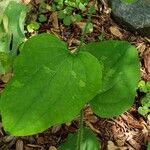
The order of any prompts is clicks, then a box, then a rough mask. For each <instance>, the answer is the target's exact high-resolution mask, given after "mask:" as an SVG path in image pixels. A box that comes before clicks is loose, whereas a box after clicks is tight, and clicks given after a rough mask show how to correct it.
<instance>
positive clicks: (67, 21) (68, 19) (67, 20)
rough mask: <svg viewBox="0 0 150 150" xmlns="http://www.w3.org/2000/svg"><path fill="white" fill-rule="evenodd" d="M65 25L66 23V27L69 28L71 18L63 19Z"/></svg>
mask: <svg viewBox="0 0 150 150" xmlns="http://www.w3.org/2000/svg"><path fill="white" fill-rule="evenodd" d="M63 23H64V25H66V26H69V25H70V24H71V16H66V17H65V18H64V19H63Z"/></svg>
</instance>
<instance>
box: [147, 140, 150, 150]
mask: <svg viewBox="0 0 150 150" xmlns="http://www.w3.org/2000/svg"><path fill="white" fill-rule="evenodd" d="M147 150H150V142H148V144H147Z"/></svg>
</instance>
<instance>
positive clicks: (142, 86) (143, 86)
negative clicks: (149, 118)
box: [138, 80, 147, 93]
mask: <svg viewBox="0 0 150 150" xmlns="http://www.w3.org/2000/svg"><path fill="white" fill-rule="evenodd" d="M138 88H139V90H140V92H144V93H147V86H146V83H145V81H143V80H141V81H140V82H139V84H138Z"/></svg>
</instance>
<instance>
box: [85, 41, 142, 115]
mask: <svg viewBox="0 0 150 150" xmlns="http://www.w3.org/2000/svg"><path fill="white" fill-rule="evenodd" d="M85 50H86V51H88V52H90V53H91V54H92V55H94V56H95V57H96V58H97V59H98V60H99V61H100V63H102V64H103V65H104V68H103V76H102V77H103V78H102V81H103V82H102V90H101V91H100V92H99V94H98V95H97V96H96V97H95V98H94V99H93V100H92V101H91V106H92V109H93V111H94V112H95V113H96V114H97V115H99V116H101V117H113V116H117V115H120V114H121V113H123V112H124V111H127V109H129V107H130V106H131V105H132V104H133V102H134V98H135V94H136V89H137V85H138V82H139V79H140V63H139V59H138V54H137V50H136V48H135V47H134V46H131V45H130V44H129V43H128V42H125V41H104V42H101V43H91V44H88V45H87V46H85Z"/></svg>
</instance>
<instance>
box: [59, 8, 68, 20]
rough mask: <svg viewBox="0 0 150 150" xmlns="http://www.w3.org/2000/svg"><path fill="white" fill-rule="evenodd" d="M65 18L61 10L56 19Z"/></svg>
mask: <svg viewBox="0 0 150 150" xmlns="http://www.w3.org/2000/svg"><path fill="white" fill-rule="evenodd" d="M65 17H66V15H65V14H64V11H63V10H60V11H58V18H59V19H64V18H65Z"/></svg>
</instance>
